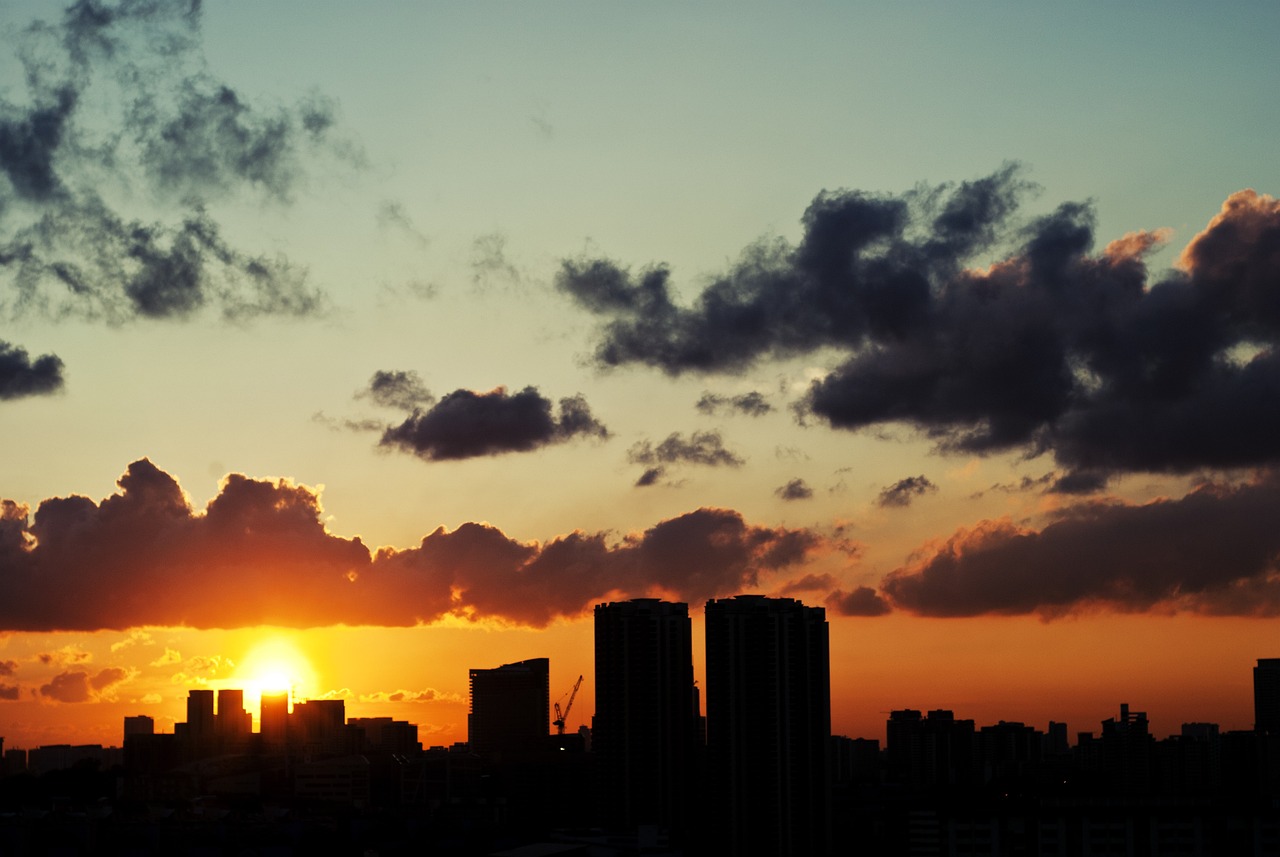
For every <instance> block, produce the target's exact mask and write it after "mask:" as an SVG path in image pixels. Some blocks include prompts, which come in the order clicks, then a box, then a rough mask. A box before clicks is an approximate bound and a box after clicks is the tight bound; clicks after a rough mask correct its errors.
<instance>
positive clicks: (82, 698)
mask: <svg viewBox="0 0 1280 857" xmlns="http://www.w3.org/2000/svg"><path fill="white" fill-rule="evenodd" d="M132 677H133V673H131V672H130V671H128V670H124V669H121V668H119V667H107V668H106V669H104V670H101V671H100V672H98V673H96V674H95V675H92V676H90V675H89V673H87V672H84V671H81V670H76V671H74V672H72V671H68V672H63V673H59V674H58V675H56V676H54V677H53V678H52V679H50V680H49V683H48V684H43V685H41V686H40V695H41V696H43V697H45V698H46V699H50V700H53V701H54V702H68V703H70V702H93V701H97V700H100V699H113V698H114V695H115V689H116V686H117V685H119V684H122V683H123V682H125V681H128V680H129V679H130V678H132Z"/></svg>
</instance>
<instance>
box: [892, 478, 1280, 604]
mask: <svg viewBox="0 0 1280 857" xmlns="http://www.w3.org/2000/svg"><path fill="white" fill-rule="evenodd" d="M1278 504H1280V474H1277V473H1275V472H1272V473H1266V474H1262V475H1259V476H1258V477H1256V478H1255V479H1254V480H1252V481H1250V482H1247V483H1244V484H1240V485H1229V484H1222V483H1207V484H1204V485H1202V486H1200V487H1199V488H1197V489H1196V490H1194V491H1192V492H1191V493H1190V494H1188V495H1186V496H1185V497H1182V498H1179V499H1160V500H1155V501H1152V502H1150V503H1146V504H1142V505H1130V504H1125V503H1119V502H1113V501H1101V500H1099V501H1092V502H1086V503H1082V504H1079V505H1076V506H1072V507H1069V508H1067V509H1065V510H1063V511H1061V512H1060V513H1058V516H1057V517H1056V519H1055V520H1053V521H1052V522H1051V523H1049V524H1048V525H1046V526H1045V527H1043V528H1042V529H1040V530H1035V529H1030V528H1026V527H1020V526H1016V525H1014V524H1013V523H1012V522H1010V521H1008V520H1001V521H984V522H982V523H981V524H979V525H977V526H975V527H973V528H971V529H965V530H960V531H957V532H956V533H955V534H953V535H952V536H951V537H950V538H948V539H946V540H945V541H944V542H942V543H941V544H938V545H934V546H931V547H928V548H923V549H921V550H919V551H917V556H918V559H916V560H915V561H913V562H912V563H911V564H909V565H907V566H904V567H903V568H900V569H897V570H896V571H893V572H891V573H890V574H889V575H887V576H886V577H885V578H884V580H883V581H881V584H880V591H881V593H882V594H883V595H885V596H886V597H887V598H888V599H889V600H890V601H892V602H893V604H894V605H895V606H896V607H898V608H900V609H904V610H908V611H910V612H913V613H917V614H922V615H928V616H976V615H983V614H1039V615H1041V616H1045V617H1052V616H1057V615H1061V614H1065V613H1071V612H1077V611H1086V610H1092V609H1113V610H1118V611H1143V610H1150V609H1162V610H1185V611H1190V612H1197V613H1208V614H1231V615H1261V616H1273V615H1277V614H1280V528H1277V527H1276V526H1275V510H1276V509H1277V508H1280V505H1278Z"/></svg>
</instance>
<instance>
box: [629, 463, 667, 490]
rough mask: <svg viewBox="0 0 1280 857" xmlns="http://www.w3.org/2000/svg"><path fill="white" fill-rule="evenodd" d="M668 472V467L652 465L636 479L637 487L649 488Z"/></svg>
mask: <svg viewBox="0 0 1280 857" xmlns="http://www.w3.org/2000/svg"><path fill="white" fill-rule="evenodd" d="M666 472H667V471H666V469H665V468H662V467H650V468H648V469H647V470H645V472H644V473H641V474H640V478H639V479H637V480H636V487H637V488H647V487H648V486H650V485H656V484H657V482H658V480H659V479H661V478H662V477H663V476H664V475H665V474H666Z"/></svg>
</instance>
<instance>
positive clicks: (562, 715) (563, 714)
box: [551, 676, 582, 735]
mask: <svg viewBox="0 0 1280 857" xmlns="http://www.w3.org/2000/svg"><path fill="white" fill-rule="evenodd" d="M580 687H582V676H578V680H577V681H575V682H574V683H573V690H572V691H571V692H570V693H569V701H568V702H566V703H565V706H564V711H561V710H560V702H559V700H557V701H556V704H555V706H556V719H555V720H553V721H551V722H552V723H554V724H555V727H556V734H557V735H563V734H564V721H565V719H566V718H567V717H568V716H569V709H571V708H573V700H574V697H576V696H577V695H578V688H580Z"/></svg>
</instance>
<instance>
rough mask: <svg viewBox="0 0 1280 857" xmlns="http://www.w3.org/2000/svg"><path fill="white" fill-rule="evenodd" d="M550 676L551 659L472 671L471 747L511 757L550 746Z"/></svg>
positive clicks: (534, 659)
mask: <svg viewBox="0 0 1280 857" xmlns="http://www.w3.org/2000/svg"><path fill="white" fill-rule="evenodd" d="M549 673H550V661H549V660H548V659H547V658H531V659H529V660H526V661H518V662H516V663H514V664H503V665H502V666H500V667H495V668H493V669H473V670H471V671H470V687H471V710H470V712H469V713H468V714H467V743H468V744H469V745H470V746H471V749H472V750H473V751H474V752H477V753H480V754H482V755H488V756H492V757H510V756H512V755H521V754H527V753H532V752H537V751H540V750H542V749H544V748H545V747H546V746H547V742H548V736H549V735H550V734H551V693H550V689H549V686H548V682H549Z"/></svg>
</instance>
